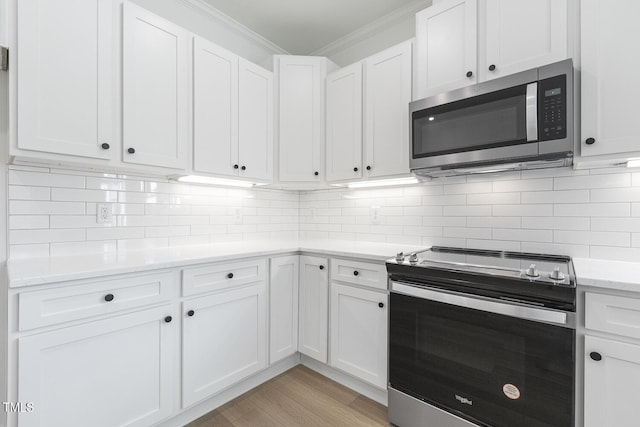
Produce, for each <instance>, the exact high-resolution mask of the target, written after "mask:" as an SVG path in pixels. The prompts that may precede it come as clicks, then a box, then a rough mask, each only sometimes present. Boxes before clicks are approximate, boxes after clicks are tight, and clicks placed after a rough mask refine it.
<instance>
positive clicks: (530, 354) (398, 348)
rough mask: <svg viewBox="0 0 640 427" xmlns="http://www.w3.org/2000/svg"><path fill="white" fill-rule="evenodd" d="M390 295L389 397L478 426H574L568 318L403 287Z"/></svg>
mask: <svg viewBox="0 0 640 427" xmlns="http://www.w3.org/2000/svg"><path fill="white" fill-rule="evenodd" d="M391 289H392V292H391V299H390V323H389V385H390V387H391V388H392V389H395V390H398V391H400V392H402V393H405V394H407V395H409V396H411V397H413V398H415V399H419V400H421V401H424V402H426V403H428V404H431V405H433V406H436V407H437V408H440V409H442V410H445V411H447V412H450V413H452V414H454V415H456V416H458V417H460V418H463V419H466V420H469V421H471V422H473V423H475V424H478V425H481V426H491V427H514V426H518V427H572V426H573V425H574V424H573V423H574V371H575V368H574V363H575V354H574V353H575V344H574V343H575V330H573V329H572V328H570V327H567V324H569V322H568V319H567V318H566V317H565V318H564V321H563V320H562V315H565V316H566V315H567V313H562V312H557V311H553V310H547V309H544V308H534V307H524V306H522V305H517V304H514V305H511V304H509V303H503V302H502V301H490V300H487V299H485V298H482V297H477V296H471V295H464V294H457V293H449V292H448V291H442V290H439V289H430V288H422V287H415V286H408V285H406V284H402V283H398V282H392V288H391ZM444 301H446V302H444ZM485 310H488V311H485ZM504 313H511V314H513V316H512V315H507V314H504ZM514 316H515V317H514ZM529 318H534V319H537V320H529ZM547 322H549V323H547ZM554 323H556V324H554ZM562 323H565V325H564V326H560V324H562ZM390 413H391V408H390ZM391 421H392V422H393V420H391ZM423 425H429V422H428V420H424V424H423Z"/></svg>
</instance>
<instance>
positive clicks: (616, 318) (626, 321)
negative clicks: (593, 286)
mask: <svg viewBox="0 0 640 427" xmlns="http://www.w3.org/2000/svg"><path fill="white" fill-rule="evenodd" d="M585 326H586V328H587V329H591V330H594V331H601V332H609V333H612V334H618V335H624V336H627V337H632V338H640V299H636V298H627V297H620V296H613V295H602V294H594V293H589V292H587V293H586V295H585Z"/></svg>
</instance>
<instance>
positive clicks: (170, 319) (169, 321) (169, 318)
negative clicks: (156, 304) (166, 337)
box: [164, 316, 173, 323]
mask: <svg viewBox="0 0 640 427" xmlns="http://www.w3.org/2000/svg"><path fill="white" fill-rule="evenodd" d="M172 320H173V317H171V316H167V317H165V318H164V323H171V321H172Z"/></svg>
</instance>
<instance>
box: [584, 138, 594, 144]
mask: <svg viewBox="0 0 640 427" xmlns="http://www.w3.org/2000/svg"><path fill="white" fill-rule="evenodd" d="M595 142H596V139H595V138H587V139H585V140H584V143H585V144H587V145H592V144H594V143H595Z"/></svg>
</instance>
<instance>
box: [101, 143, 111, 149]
mask: <svg viewBox="0 0 640 427" xmlns="http://www.w3.org/2000/svg"><path fill="white" fill-rule="evenodd" d="M100 147H102V149H103V150H108V149H109V148H110V147H111V146H110V145H109V144H107V143H106V142H103V143H102V145H101V146H100Z"/></svg>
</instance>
